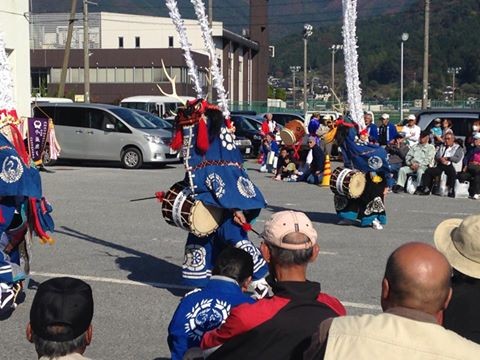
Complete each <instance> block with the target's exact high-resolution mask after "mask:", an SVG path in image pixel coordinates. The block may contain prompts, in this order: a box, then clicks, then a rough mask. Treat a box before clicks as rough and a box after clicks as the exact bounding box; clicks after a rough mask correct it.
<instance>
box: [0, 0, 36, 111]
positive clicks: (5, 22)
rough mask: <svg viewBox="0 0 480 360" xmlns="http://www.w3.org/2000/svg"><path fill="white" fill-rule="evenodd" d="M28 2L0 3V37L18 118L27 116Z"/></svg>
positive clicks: (18, 0)
mask: <svg viewBox="0 0 480 360" xmlns="http://www.w3.org/2000/svg"><path fill="white" fill-rule="evenodd" d="M28 6H29V1H28V0H1V1H0V24H2V27H1V28H0V31H1V32H3V34H4V39H5V43H6V49H5V50H6V52H7V56H8V63H9V65H10V68H11V70H12V78H13V86H14V88H13V99H14V101H15V104H16V110H17V114H18V115H19V116H29V115H30V43H29V24H28V11H29V7H28Z"/></svg>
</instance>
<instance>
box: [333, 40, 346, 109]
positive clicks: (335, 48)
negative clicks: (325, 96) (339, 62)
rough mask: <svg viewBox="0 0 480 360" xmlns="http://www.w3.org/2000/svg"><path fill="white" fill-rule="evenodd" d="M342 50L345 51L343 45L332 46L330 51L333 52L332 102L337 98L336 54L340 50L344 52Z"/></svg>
mask: <svg viewBox="0 0 480 360" xmlns="http://www.w3.org/2000/svg"><path fill="white" fill-rule="evenodd" d="M342 49H343V45H332V46H331V47H330V50H331V52H332V85H331V87H330V89H331V92H332V102H333V99H334V96H335V53H336V52H337V51H338V50H342Z"/></svg>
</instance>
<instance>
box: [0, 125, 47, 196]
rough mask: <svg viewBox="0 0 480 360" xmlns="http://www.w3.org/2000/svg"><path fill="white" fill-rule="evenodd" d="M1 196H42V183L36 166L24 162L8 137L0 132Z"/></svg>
mask: <svg viewBox="0 0 480 360" xmlns="http://www.w3.org/2000/svg"><path fill="white" fill-rule="evenodd" d="M0 196H29V197H35V198H40V197H41V196H42V184H41V181H40V174H39V172H38V170H37V169H36V168H35V166H30V167H27V166H26V165H25V164H23V162H22V160H21V158H20V155H19V154H18V153H17V151H16V150H15V148H14V147H13V146H12V144H11V143H10V142H9V141H8V139H7V138H6V137H5V136H3V135H2V134H0Z"/></svg>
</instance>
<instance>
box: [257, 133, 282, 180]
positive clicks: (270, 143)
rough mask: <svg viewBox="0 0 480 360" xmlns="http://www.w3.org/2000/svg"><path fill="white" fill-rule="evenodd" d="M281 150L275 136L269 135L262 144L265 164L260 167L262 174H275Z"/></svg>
mask: <svg viewBox="0 0 480 360" xmlns="http://www.w3.org/2000/svg"><path fill="white" fill-rule="evenodd" d="M279 149H280V147H279V146H278V144H277V141H276V140H275V134H273V133H268V134H267V136H266V137H265V139H263V143H262V153H263V164H262V166H261V167H260V172H270V173H273V172H274V170H275V169H276V167H277V161H278V152H279Z"/></svg>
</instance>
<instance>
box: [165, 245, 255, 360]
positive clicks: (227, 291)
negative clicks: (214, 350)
mask: <svg viewBox="0 0 480 360" xmlns="http://www.w3.org/2000/svg"><path fill="white" fill-rule="evenodd" d="M252 275H253V260H252V257H251V256H250V254H248V253H247V252H246V251H244V250H241V249H237V248H234V247H228V248H226V249H224V250H223V251H222V252H221V253H220V255H219V256H218V258H217V262H216V264H215V267H214V268H213V272H212V277H211V278H210V279H209V280H208V284H207V286H206V287H205V288H203V289H195V290H193V291H191V292H189V293H188V294H186V295H185V297H184V298H183V299H182V300H181V301H180V304H179V305H178V307H177V309H176V310H175V313H174V314H173V318H172V320H171V321H170V325H169V326H168V346H169V348H170V352H171V353H172V360H181V359H183V356H184V354H185V352H186V351H187V350H188V349H190V348H193V347H198V346H199V345H200V341H201V340H202V336H203V334H204V333H205V332H207V331H209V330H213V329H216V328H217V327H219V326H220V325H221V324H222V323H223V322H225V320H226V318H227V317H228V314H229V313H230V311H231V309H232V308H234V307H235V306H237V305H240V304H243V303H253V302H255V301H254V300H253V299H252V298H250V297H248V296H247V295H245V294H243V292H242V291H246V290H247V288H248V285H249V283H250V281H251V280H252Z"/></svg>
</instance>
